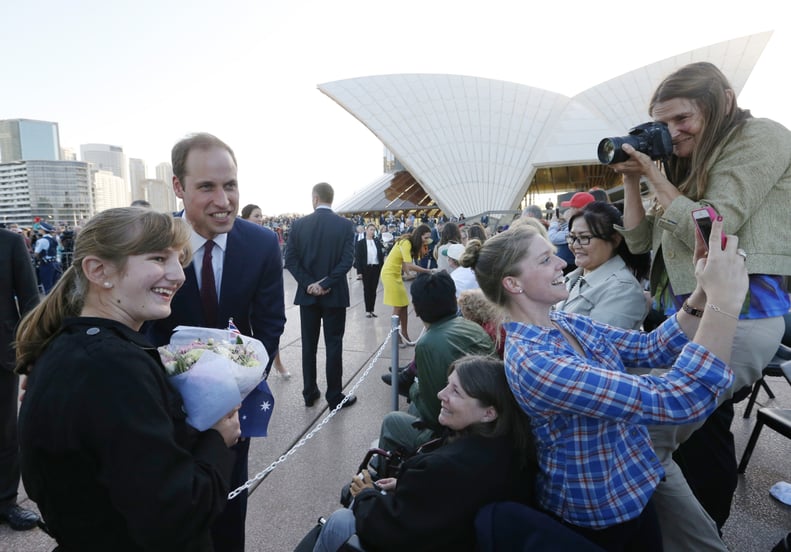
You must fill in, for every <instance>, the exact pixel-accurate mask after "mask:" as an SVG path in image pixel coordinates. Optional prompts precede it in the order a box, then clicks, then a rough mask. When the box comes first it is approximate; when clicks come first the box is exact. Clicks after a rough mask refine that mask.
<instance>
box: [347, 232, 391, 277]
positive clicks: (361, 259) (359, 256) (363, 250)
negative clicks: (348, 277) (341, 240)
mask: <svg viewBox="0 0 791 552" xmlns="http://www.w3.org/2000/svg"><path fill="white" fill-rule="evenodd" d="M366 242H367V240H365V239H362V240H357V241H356V242H354V268H356V269H357V273H358V274H362V273H363V267H364V266H365V265H367V264H368V244H367V243H366ZM374 245H375V246H376V256H377V258H378V259H379V267H380V268H381V266H382V263H384V261H385V253H384V249H383V248H382V241H381V240H380V239H379V238H374Z"/></svg>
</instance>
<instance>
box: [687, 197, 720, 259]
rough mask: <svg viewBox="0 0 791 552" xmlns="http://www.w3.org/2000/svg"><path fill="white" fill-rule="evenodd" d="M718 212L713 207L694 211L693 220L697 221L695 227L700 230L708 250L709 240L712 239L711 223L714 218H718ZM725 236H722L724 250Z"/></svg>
mask: <svg viewBox="0 0 791 552" xmlns="http://www.w3.org/2000/svg"><path fill="white" fill-rule="evenodd" d="M717 216H719V215H717V211H715V210H714V209H712V208H711V207H703V208H701V209H695V210H694V211H692V219H693V220H694V221H695V226H696V227H697V229H698V234H700V237H701V238H703V243H704V244H705V245H706V250H708V249H709V238H710V237H711V221H712V217H717ZM726 241H727V240H726V238H725V235H724V234H723V236H722V248H723V249H725V243H726Z"/></svg>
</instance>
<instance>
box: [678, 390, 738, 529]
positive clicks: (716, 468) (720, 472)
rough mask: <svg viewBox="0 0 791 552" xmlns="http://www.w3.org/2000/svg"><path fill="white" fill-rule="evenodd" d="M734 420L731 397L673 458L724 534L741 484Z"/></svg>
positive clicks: (683, 444)
mask: <svg viewBox="0 0 791 552" xmlns="http://www.w3.org/2000/svg"><path fill="white" fill-rule="evenodd" d="M732 421H733V401H732V400H727V401H725V402H723V403H722V404H721V405H720V406H719V407H718V408H717V410H715V411H714V412H713V413H712V414H711V416H709V417H708V418H707V419H706V423H704V424H703V425H702V426H701V427H700V428H699V429H698V430H697V431H695V433H693V434H692V435H690V436H689V439H687V440H686V441H684V442H683V443H681V445H680V446H679V447H678V449H677V450H676V452H674V453H673V460H675V461H676V463H677V464H678V466H679V467H680V468H681V471H682V472H683V473H684V477H685V478H686V480H687V483H689V487H690V488H691V489H692V492H693V493H694V494H695V497H696V498H697V499H698V502H700V505H701V506H703V508H704V509H705V510H706V512H707V513H708V514H709V515H710V516H711V519H713V520H714V522H715V523H716V524H717V529H719V530H720V533H722V526H723V525H725V522H726V521H727V520H728V516H729V515H730V513H731V503H732V502H733V493H735V492H736V485H737V483H738V474H737V472H736V446H735V444H734V442H733V433H731V422H732Z"/></svg>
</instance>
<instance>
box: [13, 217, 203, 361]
mask: <svg viewBox="0 0 791 552" xmlns="http://www.w3.org/2000/svg"><path fill="white" fill-rule="evenodd" d="M189 239H190V231H189V228H188V227H187V225H186V224H185V223H184V221H183V220H182V219H181V218H174V217H173V216H171V215H169V214H165V213H159V212H157V211H153V210H151V209H146V208H143V207H120V208H116V209H107V210H105V211H102V212H101V213H99V214H97V215H96V216H94V217H93V218H92V219H91V220H89V221H88V223H87V224H86V225H85V227H83V229H82V230H80V233H79V234H77V239H76V241H75V244H74V256H73V261H72V264H71V266H70V267H69V268H68V269H67V270H66V271H65V272H64V273H63V276H61V278H60V280H58V282H57V283H56V284H55V286H54V287H53V288H52V290H51V291H50V292H49V294H48V295H47V296H46V297H45V298H44V300H43V301H42V302H41V303H40V304H39V305H38V306H37V307H36V308H35V309H33V310H32V311H30V312H29V313H28V314H27V315H26V316H25V318H24V319H23V320H22V321H21V322H20V323H19V329H18V330H17V341H16V370H17V372H18V373H20V374H25V373H27V372H28V370H29V369H30V368H31V367H32V365H33V364H34V363H35V361H36V359H37V358H38V357H39V356H40V355H41V353H42V351H43V350H44V349H45V348H46V347H47V345H48V344H49V342H50V341H51V340H52V339H53V338H54V337H55V336H56V335H57V333H58V332H59V331H60V328H61V325H62V324H63V320H64V319H65V318H67V317H72V316H79V315H80V313H81V312H82V308H83V305H84V304H85V296H86V295H87V293H88V289H89V287H88V279H87V278H86V276H85V273H83V271H82V262H83V260H84V259H85V257H87V256H89V255H92V256H96V257H99V258H101V259H103V260H105V261H107V262H109V263H111V264H113V265H115V266H116V267H117V268H118V269H119V270H122V269H123V267H124V265H125V263H126V260H127V258H128V257H129V256H130V255H142V254H145V253H150V252H153V251H162V250H165V249H168V248H170V247H173V248H175V249H181V250H182V251H183V254H182V257H181V263H182V265H183V266H186V265H187V264H189V262H190V260H191V258H192V252H191V251H190V247H189Z"/></svg>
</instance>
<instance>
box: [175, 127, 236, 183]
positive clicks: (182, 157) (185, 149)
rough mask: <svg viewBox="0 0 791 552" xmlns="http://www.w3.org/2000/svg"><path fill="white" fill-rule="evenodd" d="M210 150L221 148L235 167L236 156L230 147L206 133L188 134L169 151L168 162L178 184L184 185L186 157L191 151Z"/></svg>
mask: <svg viewBox="0 0 791 552" xmlns="http://www.w3.org/2000/svg"><path fill="white" fill-rule="evenodd" d="M211 148H222V149H224V150H226V151H227V152H228V153H230V154H231V159H233V164H234V166H236V155H235V154H234V153H233V150H232V149H231V147H230V146H229V145H228V144H226V143H225V142H223V141H222V140H220V139H219V138H217V137H216V136H214V135H213V134H209V133H208V132H199V133H197V134H189V135H187V136H185V137H184V138H182V139H181V140H179V141H178V142H177V143H176V145H175V146H173V149H172V150H171V151H170V161H171V164H172V165H173V174H174V175H175V176H176V178H178V179H179V182H181V183H182V184H183V183H184V175H185V174H186V170H187V169H186V166H187V156H188V155H189V152H190V151H192V150H193V149H203V150H208V149H211Z"/></svg>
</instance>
